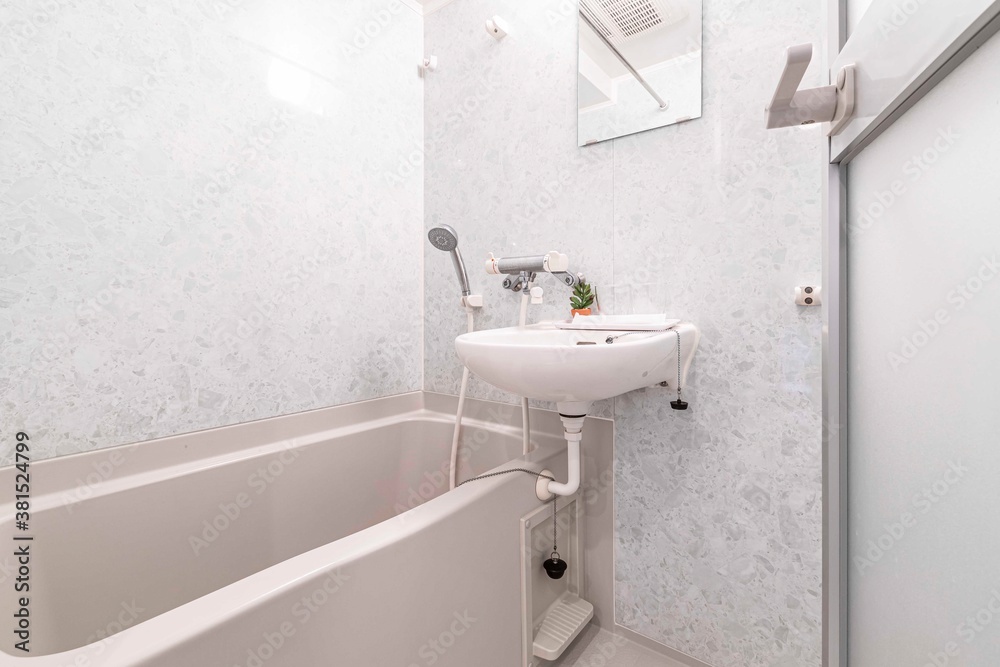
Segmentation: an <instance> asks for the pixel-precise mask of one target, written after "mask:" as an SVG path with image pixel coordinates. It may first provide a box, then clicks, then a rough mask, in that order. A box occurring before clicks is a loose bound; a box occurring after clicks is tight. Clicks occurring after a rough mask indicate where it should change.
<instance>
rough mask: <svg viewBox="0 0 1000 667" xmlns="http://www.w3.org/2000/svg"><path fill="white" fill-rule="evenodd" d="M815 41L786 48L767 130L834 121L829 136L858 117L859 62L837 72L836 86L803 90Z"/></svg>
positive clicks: (769, 108) (835, 133)
mask: <svg viewBox="0 0 1000 667" xmlns="http://www.w3.org/2000/svg"><path fill="white" fill-rule="evenodd" d="M812 55H813V47H812V44H799V45H798V46H790V47H788V49H787V50H786V51H785V69H784V71H783V72H782V73H781V79H780V80H779V81H778V89H777V90H776V91H775V92H774V97H773V98H772V99H771V104H769V105H768V107H767V109H766V110H765V113H766V115H767V129H769V130H773V129H776V128H779V127H792V126H795V125H812V124H813V123H830V129H829V131H828V132H827V135H828V136H831V137H833V136H836V135H838V134H840V132H841V131H842V130H843V129H844V127H845V126H846V125H847V124H848V123H849V122H850V121H851V119H852V118H853V117H854V109H855V105H856V101H857V98H856V88H855V77H856V69H857V68H856V65H847V66H845V67H843V68H842V69H841V70H840V72H838V73H837V83H836V85H830V86H822V87H820V88H809V89H806V90H799V85H801V83H802V78H803V77H804V76H805V74H806V70H807V69H808V68H809V63H810V62H811V61H812Z"/></svg>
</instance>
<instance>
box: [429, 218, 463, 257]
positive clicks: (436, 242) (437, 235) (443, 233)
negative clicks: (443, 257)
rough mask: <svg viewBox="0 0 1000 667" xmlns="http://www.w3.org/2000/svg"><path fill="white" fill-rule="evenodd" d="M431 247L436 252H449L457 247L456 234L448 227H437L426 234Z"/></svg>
mask: <svg viewBox="0 0 1000 667" xmlns="http://www.w3.org/2000/svg"><path fill="white" fill-rule="evenodd" d="M427 238H428V239H430V241H431V245H432V246H434V247H435V248H437V249H438V250H444V251H445V252H451V251H452V250H454V249H455V248H457V247H458V233H457V232H455V230H454V229H452V228H451V227H449V226H448V225H438V226H437V227H434V228H433V229H431V231H429V232H427Z"/></svg>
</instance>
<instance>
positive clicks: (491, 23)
mask: <svg viewBox="0 0 1000 667" xmlns="http://www.w3.org/2000/svg"><path fill="white" fill-rule="evenodd" d="M486 32H488V33H490V36H491V37H493V39H495V40H497V41H498V42H499V41H500V40H502V39H503V38H504V37H506V36H507V35H509V34H510V26H508V25H507V22H506V21H504V20H503V19H502V18H500V17H499V16H494V17H493V18H491V19H490V20H488V21H487V22H486Z"/></svg>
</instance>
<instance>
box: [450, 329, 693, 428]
mask: <svg viewBox="0 0 1000 667" xmlns="http://www.w3.org/2000/svg"><path fill="white" fill-rule="evenodd" d="M675 331H679V332H680V336H681V371H682V377H683V376H684V375H686V374H687V370H688V368H689V367H690V365H691V359H692V358H693V357H694V352H695V350H696V348H697V346H698V338H699V335H698V330H697V329H696V328H695V326H694V325H692V324H688V323H682V324H679V325H677V327H676V328H675V329H674V330H671V331H664V332H642V333H635V334H631V335H628V336H624V337H622V338H618V339H617V340H616V341H615V342H613V343H610V344H609V343H608V342H607V338H608V336H620V335H621V334H623V333H625V332H623V331H579V330H565V329H558V328H556V327H555V326H554V325H553V324H551V323H550V324H535V325H532V326H527V327H511V328H508V329H491V330H486V331H476V332H473V333H469V334H465V335H463V336H459V337H458V338H457V339H456V340H455V348H456V350H457V351H458V356H459V358H460V359H461V360H462V363H464V364H465V365H466V366H467V367H468V368H469V370H470V371H472V372H473V373H475V374H476V375H477V376H479V377H480V378H482V379H483V380H485V381H487V382H489V383H490V384H492V385H494V386H496V387H499V388H500V389H504V390H506V391H509V392H512V393H514V394H517V395H519V396H526V397H527V398H533V399H537V400H543V401H552V402H555V403H557V404H558V407H559V412H560V413H562V414H563V415H571V416H578V415H585V414H587V413H588V412H589V411H590V407H591V404H592V403H593V402H594V401H599V400H602V399H605V398H611V397H613V396H618V395H620V394H624V393H627V392H630V391H634V390H636V389H641V388H642V387H650V386H653V385H658V384H660V383H661V382H667V383H668V386H669V387H670V388H671V389H673V390H676V387H677V334H676V333H675ZM682 382H683V380H682ZM682 386H683V385H682Z"/></svg>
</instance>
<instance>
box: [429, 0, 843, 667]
mask: <svg viewBox="0 0 1000 667" xmlns="http://www.w3.org/2000/svg"><path fill="white" fill-rule="evenodd" d="M525 4H527V3H525ZM566 4H567V3H560V2H557V1H556V0H546V1H545V2H540V3H531V8H530V9H529V8H524V7H521V6H520V4H516V3H513V2H506V3H505V2H483V1H481V0H458V1H457V2H456V3H454V4H452V5H449V6H448V7H446V8H445V9H444V10H442V11H441V12H439V13H438V14H434V15H432V16H430V17H429V18H428V20H427V26H426V32H427V41H428V52H433V53H436V54H437V55H438V56H439V57H442V56H446V57H442V62H441V66H442V69H441V71H440V72H438V73H435V77H436V78H435V80H434V81H433V82H429V84H428V95H427V107H426V113H427V119H426V122H427V129H428V135H429V136H430V134H431V133H432V132H434V131H435V129H437V130H438V131H440V132H441V135H440V137H439V139H438V141H437V142H436V143H435V144H432V145H431V150H429V151H428V160H427V179H428V180H427V189H426V193H427V194H426V205H427V218H428V224H434V223H437V222H446V223H449V224H452V225H454V226H455V227H456V228H457V229H458V230H459V233H460V234H463V235H464V236H465V237H466V238H468V239H470V241H469V242H467V243H466V248H467V250H468V252H469V254H470V255H471V257H472V258H473V259H474V260H475V261H470V266H471V267H472V268H473V269H474V270H473V275H474V282H476V283H477V284H478V285H480V286H481V285H483V284H484V283H485V284H487V285H488V288H487V292H486V293H487V300H488V303H489V305H490V307H491V309H493V308H494V304H495V303H497V301H498V300H501V301H500V303H502V304H503V305H502V307H500V308H499V309H498V310H491V312H490V313H489V314H487V315H486V316H485V317H484V320H485V322H484V324H483V326H499V325H501V324H506V323H507V322H509V321H510V320H512V319H513V318H514V316H515V305H514V304H513V303H512V301H511V299H510V298H509V297H506V298H505V295H504V294H502V293H501V291H500V290H499V289H498V287H497V286H496V285H495V284H494V283H493V282H492V281H484V279H483V277H481V275H479V274H478V273H477V272H476V271H475V268H476V267H478V263H479V262H478V260H479V259H480V256H481V255H482V254H483V253H485V252H486V251H488V250H494V251H495V250H497V249H498V247H499V251H500V252H512V251H515V250H534V249H535V247H536V246H539V245H540V246H546V247H547V246H549V245H551V246H552V247H553V248H555V247H559V248H560V249H563V250H565V251H567V252H569V253H570V254H571V256H573V253H574V251H575V247H574V244H576V243H581V244H584V245H585V248H586V249H587V250H586V255H585V257H586V260H587V263H586V264H585V265H584V266H583V269H584V270H586V271H593V272H595V274H596V275H598V276H599V279H598V282H599V284H600V285H601V286H602V288H603V290H602V295H604V302H605V305H606V306H610V307H611V308H613V310H614V312H616V313H642V312H663V311H665V312H668V313H671V314H675V315H677V316H679V317H684V318H686V319H690V320H692V321H694V322H696V323H697V324H698V325H699V326H700V327H701V329H702V332H703V339H702V348H701V351H700V352H699V354H698V357H697V359H696V361H695V364H694V367H693V374H692V376H691V378H690V381H689V385H688V392H687V396H688V398H689V400H690V401H691V404H692V409H691V411H690V412H688V413H676V412H674V411H672V410H671V409H670V407H669V405H668V403H667V401H668V397H665V396H663V395H662V394H661V393H659V392H658V391H656V390H647V391H644V392H636V393H634V394H630V395H627V396H624V397H621V398H619V399H617V401H616V402H615V405H614V415H615V418H616V491H615V501H616V515H617V518H616V532H617V536H616V538H617V539H616V544H617V551H616V598H617V609H616V616H617V620H618V622H619V623H621V624H623V625H625V626H626V627H628V628H630V629H632V630H635V631H637V632H640V633H642V634H644V635H646V636H648V637H650V638H652V639H655V640H656V641H659V642H661V643H663V644H666V645H668V646H671V647H673V648H675V649H678V650H680V651H683V652H685V653H688V654H690V655H692V656H694V657H696V658H699V659H701V660H703V661H705V662H708V663H710V664H712V665H715V666H716V667H812V666H816V665H819V664H820V647H821V607H820V602H821V590H820V586H821V458H820V420H821V418H820V401H819V389H820V346H821V341H820V335H821V328H820V327H821V323H820V313H819V311H818V309H816V310H808V311H806V310H800V309H798V308H796V306H795V305H794V303H793V300H792V299H793V292H794V288H795V286H796V285H799V284H803V283H806V282H816V281H818V279H819V277H820V271H821V267H820V262H821V245H820V244H821V239H820V221H821V178H822V171H821V164H822V161H821V155H820V147H821V141H822V138H821V133H820V129H819V128H802V129H795V130H789V131H783V132H770V133H769V132H766V131H765V130H764V129H763V119H762V113H761V110H762V109H763V106H764V105H765V104H766V102H767V99H766V97H767V96H768V95H769V94H770V92H771V89H772V86H773V85H774V83H775V81H776V77H777V75H778V73H779V71H780V66H781V64H780V61H781V54H782V52H783V49H784V48H785V47H787V46H788V45H789V44H794V43H800V42H806V41H813V42H817V43H818V42H821V41H822V37H823V33H824V26H823V21H824V17H825V8H824V5H823V3H821V2H818V1H816V0H792V1H791V2H788V3H782V4H781V6H780V7H778V6H776V5H769V4H767V3H749V2H745V1H743V0H728V1H725V2H723V1H715V0H706V2H705V50H704V59H705V60H704V71H705V79H704V95H705V99H704V115H703V117H702V118H701V119H699V120H694V121H691V122H686V123H682V124H680V125H675V126H672V127H668V128H663V129H660V130H654V131H651V132H646V133H642V134H638V135H634V136H631V137H627V138H623V139H619V140H616V141H615V142H613V143H605V144H601V145H598V146H593V147H589V148H586V149H573V148H571V147H570V145H571V144H572V142H573V137H574V133H575V130H576V111H575V95H576V92H575V88H576V86H575V80H576V70H575V57H576V26H575V19H574V20H572V21H569V22H568V23H567V22H566V21H561V20H560V17H563V16H565V14H564V13H563V12H562V11H561V9H562V8H563V7H564V6H565V5H566ZM574 11H575V8H574ZM492 14H500V15H501V16H504V17H505V18H507V19H508V20H509V21H510V23H511V25H512V28H513V30H512V39H511V40H509V41H506V42H504V43H501V44H499V45H497V44H493V43H491V42H492V40H490V39H489V38H488V36H487V35H485V33H484V32H483V29H482V21H483V20H484V19H485V18H486V17H488V16H490V15H492ZM571 15H572V12H571ZM515 36H516V39H513V38H514V37H515ZM520 53H525V54H532V57H531V58H528V57H525V58H520V57H519V55H518V54H520ZM508 63H509V64H508ZM437 77H439V78H437ZM490 81H495V82H496V83H495V84H493V87H492V88H488V87H487V84H486V83H483V82H490ZM807 83H810V84H818V83H819V77H818V68H817V69H816V70H815V71H814V72H812V73H810V75H809V77H808V78H807ZM480 87H482V90H483V91H484V92H487V93H488V94H486V95H484V97H485V98H486V99H488V100H489V107H488V108H487V109H486V110H485V111H480V112H479V114H480V115H479V116H476V117H475V120H465V121H458V120H455V121H452V122H453V123H454V124H455V126H454V127H453V128H449V127H448V124H447V122H446V121H444V120H443V119H445V118H448V116H447V114H448V112H449V111H450V110H453V109H455V108H456V107H458V106H459V105H460V103H461V101H462V100H463V99H464V98H466V97H468V96H470V95H472V94H473V93H474V92H476V91H477V90H479V89H480ZM442 128H443V129H442ZM477 165H485V167H484V168H479V167H477ZM561 171H568V172H570V173H572V174H573V179H572V180H571V181H569V183H570V184H569V185H567V186H565V187H564V188H563V189H561V190H560V191H559V193H558V195H557V196H556V197H555V198H554V201H555V204H554V206H553V209H551V210H550V211H547V212H546V213H545V214H544V218H545V224H542V223H541V222H539V221H537V220H525V219H524V216H523V215H520V216H519V215H517V213H518V211H519V210H521V208H522V207H525V206H526V205H527V204H528V202H529V201H530V197H529V196H528V195H529V193H531V192H532V189H531V188H532V183H533V182H534V183H536V184H537V183H538V182H539V181H541V180H542V179H545V178H547V179H553V176H552V175H553V174H559V173H560V172H561ZM553 180H555V179H553ZM535 187H537V185H536V186H535ZM567 247H568V248H569V249H568V250H566V248H567ZM609 251H610V253H611V257H610V261H611V269H610V275H609V272H608V265H607V262H608V261H609V257H608V255H607V252H609ZM446 259H447V258H445V257H436V256H435V255H434V253H433V251H428V253H427V281H428V295H427V298H428V311H427V323H428V332H427V336H426V342H425V350H426V354H427V360H428V361H427V375H426V386H427V387H428V388H430V389H435V390H439V391H447V392H452V393H454V392H456V391H457V388H458V378H459V371H460V367H459V366H458V364H457V363H455V362H454V361H453V357H454V352H453V347H452V339H453V337H454V336H455V334H457V333H459V332H460V331H461V330H462V328H463V326H464V320H463V317H462V314H461V313H460V312H459V311H458V310H457V309H456V308H455V306H454V301H455V295H456V294H457V292H456V289H455V283H454V278H453V276H452V275H451V273H450V271H451V266H450V264H448V262H447V261H446ZM609 296H611V297H613V298H611V299H608V298H607V297H609ZM547 308H548V307H547ZM554 314H558V310H556V311H552V310H546V312H545V313H542V315H547V316H551V315H554ZM473 391H474V392H476V393H477V394H478V395H489V393H490V392H489V390H488V389H485V388H483V387H482V386H481V385H478V386H475V387H474V389H473Z"/></svg>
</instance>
